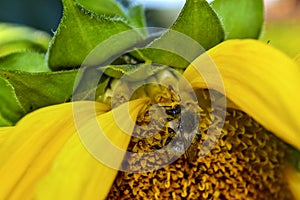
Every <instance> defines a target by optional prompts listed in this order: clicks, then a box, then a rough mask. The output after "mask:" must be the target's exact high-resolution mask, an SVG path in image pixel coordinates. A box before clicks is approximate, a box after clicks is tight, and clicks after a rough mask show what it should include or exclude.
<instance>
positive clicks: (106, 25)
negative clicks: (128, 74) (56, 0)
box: [48, 0, 142, 70]
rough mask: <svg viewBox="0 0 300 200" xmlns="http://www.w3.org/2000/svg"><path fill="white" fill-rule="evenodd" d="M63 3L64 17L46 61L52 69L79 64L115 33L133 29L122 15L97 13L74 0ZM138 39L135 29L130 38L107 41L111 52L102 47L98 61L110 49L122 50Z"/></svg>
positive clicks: (100, 61) (106, 55)
mask: <svg viewBox="0 0 300 200" xmlns="http://www.w3.org/2000/svg"><path fill="white" fill-rule="evenodd" d="M63 4H64V16H63V19H62V21H61V23H60V25H59V27H58V29H57V31H56V33H55V36H54V39H53V40H52V42H51V46H50V49H49V50H48V63H49V66H50V68H51V69H53V70H60V69H66V68H68V69H71V68H74V67H79V66H80V65H81V64H82V62H83V61H84V59H85V57H86V56H87V55H88V54H89V53H90V52H91V51H92V50H93V49H94V48H95V47H96V46H97V45H99V44H100V43H102V42H104V41H105V40H106V39H108V38H110V37H111V36H113V35H115V34H119V33H121V32H124V31H128V30H132V27H131V26H130V25H128V24H127V23H126V22H125V21H124V20H123V19H122V18H116V17H110V16H107V15H101V16H98V15H97V14H95V13H93V12H90V11H88V10H86V9H85V8H84V7H82V5H80V4H78V3H77V2H76V1H74V0H63ZM140 40H142V37H141V35H140V34H139V33H138V32H137V31H135V35H132V37H131V38H126V39H125V38H124V40H119V41H116V42H115V43H113V44H109V47H108V48H109V50H110V53H109V54H108V53H107V52H106V50H107V48H106V49H102V52H101V53H102V54H105V55H104V56H103V55H102V58H101V59H98V63H99V64H100V63H102V62H105V61H106V59H108V58H109V57H111V56H112V55H113V54H112V53H111V52H114V53H117V52H120V51H123V50H125V49H127V48H128V47H130V46H132V45H133V44H135V43H137V42H138V41H140Z"/></svg>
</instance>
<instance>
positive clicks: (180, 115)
mask: <svg viewBox="0 0 300 200" xmlns="http://www.w3.org/2000/svg"><path fill="white" fill-rule="evenodd" d="M163 107H164V109H165V113H166V114H167V124H166V131H167V133H168V134H169V135H170V136H169V138H168V139H167V142H166V144H167V143H169V141H170V140H172V139H178V140H179V141H178V142H177V143H176V145H179V146H181V147H174V149H172V151H174V150H175V151H176V150H178V151H180V152H182V151H183V150H185V149H186V151H185V156H186V157H187V159H188V160H189V162H194V161H196V159H197V152H198V141H199V139H200V135H199V130H198V124H199V120H198V116H197V114H196V113H195V112H194V111H192V110H191V109H184V108H183V109H182V108H181V107H182V106H181V105H180V104H179V102H172V103H171V104H169V105H167V106H163ZM174 132H175V133H176V135H175V137H177V138H174ZM180 152H175V153H180Z"/></svg>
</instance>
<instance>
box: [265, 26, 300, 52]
mask: <svg viewBox="0 0 300 200" xmlns="http://www.w3.org/2000/svg"><path fill="white" fill-rule="evenodd" d="M299 36H300V22H297V21H281V22H276V21H274V22H267V23H266V25H265V31H264V34H263V36H262V40H263V41H268V42H269V43H270V44H271V45H273V46H275V47H276V48H279V49H280V50H281V51H283V52H285V53H286V54H287V55H289V56H290V57H292V58H294V57H295V56H296V55H298V54H300V37H299Z"/></svg>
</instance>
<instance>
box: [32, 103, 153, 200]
mask: <svg viewBox="0 0 300 200" xmlns="http://www.w3.org/2000/svg"><path fill="white" fill-rule="evenodd" d="M146 101H148V100H135V101H131V102H129V106H128V105H126V104H123V105H121V106H119V107H118V108H116V109H114V110H112V111H110V112H107V113H105V114H102V115H100V116H98V117H97V120H98V121H99V126H100V127H101V129H102V132H103V134H104V135H105V136H106V137H107V138H109V140H110V142H112V143H114V144H115V145H116V146H118V147H119V148H122V149H125V150H126V149H127V146H128V144H129V141H130V137H131V136H130V135H128V134H125V133H124V132H123V131H122V130H121V129H120V127H119V126H118V124H117V123H116V122H115V118H116V117H115V114H119V120H121V121H122V122H123V124H130V123H129V121H128V120H129V118H131V119H132V120H133V122H134V123H133V124H132V126H131V127H126V130H128V131H131V132H130V134H131V133H132V131H133V128H134V125H135V120H136V118H137V115H138V113H139V111H140V110H141V109H142V108H143V106H144V105H145V103H146ZM127 106H128V107H127ZM128 108H129V111H130V116H128V115H126V114H124V113H128ZM80 129H81V130H85V131H84V133H83V134H85V133H86V134H88V135H89V136H87V138H88V139H90V140H92V141H88V142H86V141H84V144H85V146H84V145H83V144H82V139H83V140H86V139H84V138H83V137H84V136H82V135H81V138H79V136H78V135H77V134H76V135H73V136H72V138H71V139H70V140H69V141H68V142H67V144H66V145H65V146H64V147H63V149H62V151H61V152H60V153H59V155H58V156H57V158H56V159H55V160H54V163H53V165H52V168H51V170H50V171H49V173H47V174H46V176H45V177H43V179H42V180H41V181H40V183H39V184H38V187H37V188H36V191H35V193H36V196H35V198H36V199H41V200H48V199H49V200H53V199H56V200H60V199H61V200H65V199H72V200H77V199H78V200H81V199H105V197H106V196H107V194H108V192H109V190H110V188H111V185H112V184H113V181H114V179H115V177H116V175H117V173H118V170H117V169H113V168H111V167H108V166H107V165H106V163H104V164H103V163H101V162H99V161H97V160H96V159H95V157H97V155H95V154H97V149H100V152H98V153H101V154H102V155H107V156H108V157H110V159H111V160H114V163H115V164H117V165H121V162H122V160H123V157H124V155H125V151H124V152H123V154H122V155H114V153H113V152H111V151H110V147H108V146H107V145H106V144H105V143H104V142H103V143H102V140H105V138H104V137H105V136H104V135H103V134H99V127H95V125H94V124H93V122H91V121H87V122H86V123H85V124H82V127H80ZM80 134H82V133H80ZM80 139H81V140H80ZM95 141H96V142H95ZM97 141H98V142H97ZM90 145H95V146H92V147H91V146H90ZM86 148H88V149H89V150H90V151H89V152H88V151H87V149H86ZM90 148H92V150H91V149H90ZM90 153H92V154H93V156H92V155H91V154H90Z"/></svg>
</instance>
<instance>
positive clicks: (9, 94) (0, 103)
mask: <svg viewBox="0 0 300 200" xmlns="http://www.w3.org/2000/svg"><path fill="white" fill-rule="evenodd" d="M24 114H25V110H24V109H23V108H22V106H21V104H20V102H19V101H18V99H17V97H16V95H15V92H14V89H13V87H12V85H11V84H10V83H9V82H8V81H7V80H4V79H2V78H1V77H0V127H1V126H11V125H13V124H15V123H16V122H17V121H18V120H19V119H20V118H21V116H23V115H24Z"/></svg>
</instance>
